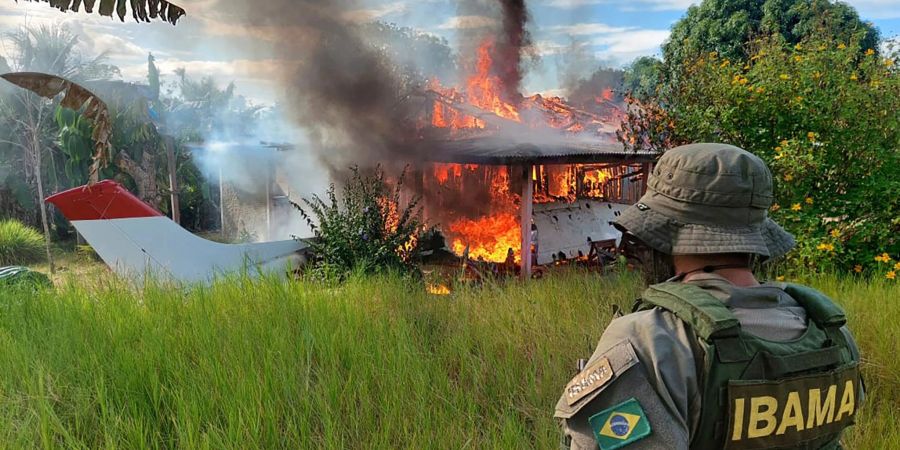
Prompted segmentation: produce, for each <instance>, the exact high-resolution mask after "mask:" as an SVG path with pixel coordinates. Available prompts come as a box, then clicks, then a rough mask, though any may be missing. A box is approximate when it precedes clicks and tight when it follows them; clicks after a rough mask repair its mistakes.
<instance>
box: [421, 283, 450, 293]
mask: <svg viewBox="0 0 900 450" xmlns="http://www.w3.org/2000/svg"><path fill="white" fill-rule="evenodd" d="M425 290H426V291H428V293H429V294H431V295H450V288H449V287H447V285H445V284H428V285H426V286H425Z"/></svg>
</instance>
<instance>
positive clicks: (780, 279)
mask: <svg viewBox="0 0 900 450" xmlns="http://www.w3.org/2000/svg"><path fill="white" fill-rule="evenodd" d="M775 280H776V281H784V275H778V276H777V277H775Z"/></svg>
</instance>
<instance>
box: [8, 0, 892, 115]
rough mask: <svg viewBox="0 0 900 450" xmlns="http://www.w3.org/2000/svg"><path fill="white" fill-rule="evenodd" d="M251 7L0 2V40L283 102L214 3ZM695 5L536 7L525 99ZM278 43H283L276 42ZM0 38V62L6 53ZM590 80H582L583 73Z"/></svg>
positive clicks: (258, 55) (399, 4) (409, 1)
mask: <svg viewBox="0 0 900 450" xmlns="http://www.w3.org/2000/svg"><path fill="white" fill-rule="evenodd" d="M237 1H251V0H181V1H180V2H179V1H177V0H176V3H177V4H179V5H180V6H182V7H184V8H185V9H186V10H187V16H186V17H184V18H182V19H181V21H180V22H179V23H178V25H177V26H176V27H172V25H169V24H165V23H151V24H146V23H141V24H137V23H134V22H133V21H131V19H130V18H126V21H125V22H124V23H122V22H120V21H119V20H118V19H110V18H106V17H100V16H97V15H89V14H86V13H84V12H81V13H71V12H70V13H65V14H64V13H61V12H59V11H57V10H55V9H53V8H51V7H49V6H48V5H47V4H45V3H27V2H19V3H16V2H15V1H14V0H0V33H6V32H9V31H12V30H15V29H16V28H17V27H20V26H22V25H26V24H31V25H40V24H46V23H52V22H64V23H65V24H67V25H68V26H69V27H71V28H72V29H73V30H74V31H76V32H78V33H80V34H82V35H83V39H82V42H81V44H80V45H81V51H82V52H84V53H85V54H91V55H93V54H100V53H105V54H106V56H107V58H108V60H109V62H110V63H112V64H114V65H116V66H118V67H120V69H121V72H122V78H123V79H125V80H127V81H143V80H146V68H147V63H146V61H147V54H148V53H149V52H152V53H153V54H154V56H155V57H156V60H157V64H158V65H159V67H160V70H161V72H162V75H163V76H164V80H165V79H169V80H171V79H172V78H173V76H174V75H173V72H174V70H175V69H177V68H180V67H183V68H185V69H186V70H187V72H188V74H190V75H191V76H194V77H198V78H199V77H201V76H206V75H209V76H213V77H214V78H215V79H216V80H217V81H218V82H219V83H221V84H222V85H225V84H227V83H228V82H231V81H233V82H234V83H235V84H236V85H237V91H238V93H241V94H243V95H245V96H247V97H248V98H250V99H252V100H254V101H256V102H257V103H274V102H275V101H277V100H278V99H279V97H280V93H279V88H278V85H277V83H276V81H275V80H274V76H273V74H274V73H276V72H277V69H278V68H279V67H280V66H282V65H283V64H287V63H289V62H286V61H282V60H280V59H278V57H277V56H276V55H275V53H274V52H272V51H271V44H272V39H271V36H267V35H266V33H265V30H264V29H260V28H258V27H257V28H254V29H253V30H248V29H246V28H244V27H242V26H241V24H240V23H239V21H240V18H236V17H225V16H223V15H222V13H221V12H220V11H219V10H218V9H217V8H216V5H217V3H218V2H237ZM358 3H359V7H358V9H354V10H352V11H348V12H347V15H346V19H347V20H351V21H367V20H381V21H384V22H390V23H395V24H398V25H401V26H407V27H412V28H414V29H417V30H421V31H422V32H426V33H431V34H434V35H437V36H439V37H442V38H445V39H446V40H447V42H448V43H449V44H450V45H451V46H453V45H454V43H455V42H458V41H459V36H461V35H464V34H466V33H472V32H477V30H478V29H479V28H481V27H484V26H485V25H490V20H491V19H489V18H487V17H482V16H471V15H460V13H459V11H458V5H457V4H456V2H455V1H452V0H361V1H359V2H358ZM693 3H695V2H694V1H692V0H632V1H621V0H533V1H530V2H528V8H529V11H530V14H531V23H530V25H529V26H530V32H531V35H532V39H533V41H534V43H535V48H534V50H535V54H536V55H537V58H536V59H535V60H533V61H531V63H530V65H529V71H528V75H527V77H526V79H525V81H524V86H523V88H524V90H525V91H526V92H525V93H526V94H530V93H534V92H542V93H550V94H558V93H561V92H560V91H559V87H560V82H559V75H560V73H561V71H562V70H564V69H565V67H564V66H566V67H571V66H573V65H574V64H575V63H576V62H575V61H574V60H575V59H580V60H584V59H585V58H587V59H588V60H590V62H591V63H590V64H588V65H587V66H588V67H587V68H586V70H588V69H590V68H592V67H596V65H597V64H604V65H608V66H614V67H620V66H623V65H626V64H627V63H629V62H631V61H632V60H634V59H635V58H636V57H639V56H644V55H659V53H660V45H661V44H662V43H663V42H664V41H665V40H666V39H667V37H668V35H669V28H670V27H671V25H672V24H673V23H674V22H675V21H677V20H678V19H679V18H680V17H682V16H683V15H684V13H685V11H686V10H687V8H688V7H689V6H690V5H691V4H693ZM848 3H850V4H851V5H853V6H854V7H856V8H857V10H858V11H859V13H860V15H861V17H862V18H863V19H864V20H867V21H871V22H873V23H874V24H875V25H876V26H877V27H878V28H879V29H880V30H881V32H882V35H883V36H886V37H896V36H898V35H900V0H849V1H848ZM279 45H284V43H280V44H279ZM8 47H9V43H8V42H6V41H5V40H0V55H8V54H9V48H8ZM585 75H587V74H585Z"/></svg>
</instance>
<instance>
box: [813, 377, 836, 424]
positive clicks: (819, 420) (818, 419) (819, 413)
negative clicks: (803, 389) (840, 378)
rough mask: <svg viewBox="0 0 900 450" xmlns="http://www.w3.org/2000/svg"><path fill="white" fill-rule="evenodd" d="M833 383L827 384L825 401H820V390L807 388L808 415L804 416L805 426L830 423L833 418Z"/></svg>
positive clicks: (834, 387)
mask: <svg viewBox="0 0 900 450" xmlns="http://www.w3.org/2000/svg"><path fill="white" fill-rule="evenodd" d="M836 389H837V387H836V386H835V385H831V386H828V393H827V394H825V402H824V403H823V402H822V390H821V389H810V390H809V417H807V418H806V428H813V427H820V426H822V424H823V423H831V422H832V421H833V419H834V398H835V396H836V394H835V391H836Z"/></svg>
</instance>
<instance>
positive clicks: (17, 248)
mask: <svg viewBox="0 0 900 450" xmlns="http://www.w3.org/2000/svg"><path fill="white" fill-rule="evenodd" d="M43 251H44V238H43V237H42V236H41V233H39V232H38V231H37V230H35V229H34V228H31V227H28V226H26V225H23V224H22V223H21V222H19V221H17V220H3V221H0V266H8V265H11V264H28V263H33V262H35V261H38V260H40V259H41V257H42V255H43Z"/></svg>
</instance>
